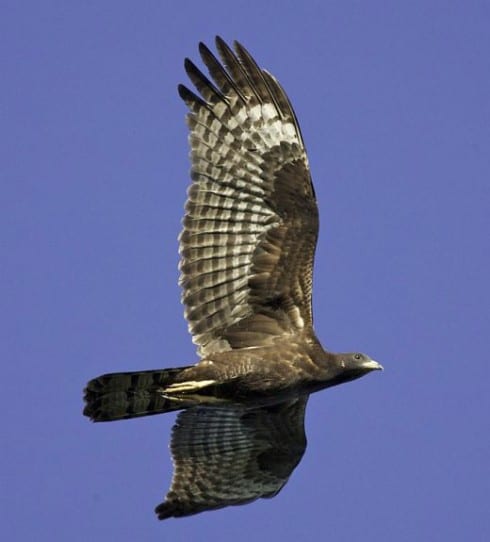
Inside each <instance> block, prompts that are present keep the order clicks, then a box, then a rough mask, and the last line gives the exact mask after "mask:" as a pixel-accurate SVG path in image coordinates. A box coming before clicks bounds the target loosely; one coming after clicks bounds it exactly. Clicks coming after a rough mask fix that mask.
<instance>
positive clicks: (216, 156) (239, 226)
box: [84, 37, 381, 519]
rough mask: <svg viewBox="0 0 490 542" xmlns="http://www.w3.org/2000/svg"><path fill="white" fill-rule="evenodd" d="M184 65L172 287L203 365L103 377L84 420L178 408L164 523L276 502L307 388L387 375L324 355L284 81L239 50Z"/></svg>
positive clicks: (302, 443) (299, 441)
mask: <svg viewBox="0 0 490 542" xmlns="http://www.w3.org/2000/svg"><path fill="white" fill-rule="evenodd" d="M216 48H217V50H218V53H219V56H220V58H221V61H220V60H218V59H217V57H216V56H215V55H214V54H213V53H212V52H211V51H210V50H209V49H208V48H207V47H206V45H204V44H203V43H201V44H200V45H199V51H200V54H201V58H202V61H203V63H204V64H205V66H206V67H207V69H208V71H209V75H210V77H209V78H208V76H206V75H205V74H204V73H202V71H201V70H200V69H199V68H198V67H197V66H196V65H195V64H193V62H192V61H191V60H189V59H186V60H185V70H186V72H187V75H188V76H189V79H190V80H191V82H192V83H193V85H194V86H195V88H196V89H197V93H195V92H192V91H191V90H189V89H188V88H187V87H185V86H184V85H179V87H178V90H179V94H180V96H181V98H182V99H183V100H184V102H185V103H186V105H187V107H188V108H189V114H188V116H187V123H188V125H189V129H190V136H189V141H190V147H191V163H192V166H191V178H192V183H191V186H190V188H189V191H188V199H187V203H186V206H185V216H184V221H183V231H182V233H181V235H180V256H181V260H180V272H181V276H180V284H181V286H182V290H183V294H182V301H183V304H184V305H185V316H186V318H187V320H188V324H189V331H190V333H191V335H192V337H193V341H194V342H195V343H196V345H197V347H198V353H199V355H200V361H199V362H198V363H196V364H195V365H189V366H186V367H179V368H172V369H159V370H151V371H140V372H126V373H114V374H106V375H103V376H100V377H98V378H95V379H93V380H91V381H90V382H89V383H88V384H87V387H86V389H85V402H86V406H85V409H84V414H85V415H86V416H88V417H89V418H91V419H92V420H93V421H96V422H99V421H111V420H121V419H127V418H134V417H137V416H146V415H150V414H158V413H163V412H169V411H174V410H180V411H181V412H180V413H179V415H178V417H177V421H176V424H175V426H174V428H173V431H172V440H171V452H172V458H173V463H174V473H173V477H172V482H171V487H170V490H169V491H168V494H167V496H166V498H165V500H164V502H163V503H162V504H160V505H158V506H157V508H156V512H157V514H158V517H159V518H160V519H165V518H168V517H178V516H188V515H191V514H195V513H198V512H202V511H204V510H211V509H216V508H221V507H224V506H228V505H236V504H243V503H246V502H250V501H253V500H255V499H258V498H260V497H272V496H274V495H276V494H277V493H278V492H279V491H280V490H281V488H282V487H283V486H284V484H285V483H286V482H287V480H288V478H289V476H290V474H291V472H292V471H293V469H294V468H295V467H296V465H297V464H298V462H299V461H300V459H301V457H302V455H303V452H304V450H305V447H306V437H305V433H304V414H305V408H306V403H307V400H308V396H309V394H310V393H312V392H315V391H318V390H321V389H323V388H327V387H330V386H334V385H337V384H341V383H344V382H348V381H350V380H354V379H356V378H359V377H361V376H363V375H365V374H367V373H369V372H370V371H373V370H377V369H381V365H379V364H378V363H377V362H376V361H374V360H373V359H371V358H370V357H369V356H367V355H365V354H360V353H340V354H338V353H332V352H328V351H326V350H324V349H323V348H322V346H321V344H320V342H319V340H318V339H317V337H316V335H315V332H314V330H313V317H312V308H311V290H312V272H313V258H314V253H315V247H316V242H317V235H318V209H317V203H316V199H315V191H314V189H313V184H312V180H311V176H310V170H309V167H308V159H307V156H306V151H305V146H304V143H303V139H302V136H301V131H300V128H299V124H298V121H297V119H296V116H295V113H294V111H293V108H292V106H291V103H290V102H289V99H288V97H287V96H286V93H285V92H284V90H283V89H282V87H281V86H280V84H279V83H278V81H277V80H276V79H275V78H274V77H273V76H272V75H271V74H270V73H269V72H268V71H266V70H263V69H261V68H259V67H258V65H257V64H256V62H255V61H254V59H253V58H252V57H251V55H250V54H249V53H248V51H247V50H246V49H245V48H244V47H243V46H242V45H240V44H239V43H237V42H235V43H234V50H232V49H231V48H230V47H229V46H228V45H227V44H226V43H225V42H224V41H223V40H222V39H221V38H219V37H217V38H216Z"/></svg>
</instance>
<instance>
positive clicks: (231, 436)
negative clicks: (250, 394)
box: [156, 396, 308, 519]
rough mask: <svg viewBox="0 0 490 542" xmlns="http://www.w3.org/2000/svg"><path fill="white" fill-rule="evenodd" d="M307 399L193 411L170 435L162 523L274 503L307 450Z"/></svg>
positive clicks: (185, 414)
mask: <svg viewBox="0 0 490 542" xmlns="http://www.w3.org/2000/svg"><path fill="white" fill-rule="evenodd" d="M307 400H308V397H307V396H306V397H302V398H299V399H294V400H292V401H288V402H284V403H279V404H277V405H274V406H268V407H259V408H257V407H255V408H253V407H252V408H251V407H248V408H245V407H243V406H239V405H230V406H227V407H220V408H209V407H206V408H204V407H195V408H191V409H189V410H185V411H183V412H181V413H180V414H179V416H178V418H177V422H176V425H175V426H174V429H173V432H172V444H171V450H172V458H173V462H174V474H173V478H172V484H171V487H170V490H169V492H168V494H167V496H166V498H165V501H164V502H163V503H162V504H160V505H159V506H157V508H156V513H157V514H158V517H159V518H160V519H165V518H168V517H172V516H174V517H179V516H189V515H192V514H197V513H198V512H203V511H205V510H213V509H216V508H222V507H224V506H230V505H237V504H245V503H248V502H251V501H253V500H255V499H258V498H260V497H273V496H274V495H276V494H277V493H278V492H279V491H280V490H281V489H282V487H283V486H284V485H285V484H286V482H287V481H288V478H289V476H290V475H291V473H292V471H293V470H294V468H295V467H296V466H297V465H298V463H299V462H300V460H301V458H302V456H303V453H304V451H305V449H306V437H305V432H304V413H305V408H306V403H307Z"/></svg>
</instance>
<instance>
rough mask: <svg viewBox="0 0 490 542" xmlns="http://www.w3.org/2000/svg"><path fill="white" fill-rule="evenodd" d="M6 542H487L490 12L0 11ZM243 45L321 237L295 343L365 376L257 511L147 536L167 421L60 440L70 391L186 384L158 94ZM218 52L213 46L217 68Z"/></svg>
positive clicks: (458, 7)
mask: <svg viewBox="0 0 490 542" xmlns="http://www.w3.org/2000/svg"><path fill="white" fill-rule="evenodd" d="M1 11H2V15H1V19H0V36H1V37H0V42H1V48H0V56H1V65H0V73H1V80H2V82H1V84H0V96H1V99H0V104H1V105H0V117H1V120H0V130H1V136H0V137H1V141H0V154H1V166H0V167H1V170H0V175H1V197H0V207H1V211H0V222H1V227H0V239H1V249H2V264H1V271H0V273H1V288H2V294H1V299H2V310H1V313H0V318H1V322H0V330H1V331H0V333H1V335H2V338H1V340H0V351H1V352H0V355H1V358H0V359H1V363H2V388H3V394H2V399H3V412H4V415H3V421H2V445H1V456H2V459H1V467H0V468H1V470H2V473H1V485H0V492H1V499H2V501H1V507H0V510H1V511H0V516H1V524H2V527H1V532H2V538H3V539H5V540H12V541H17V540H22V541H23V540H70V542H78V541H87V540H91V541H92V540H93V541H99V540H100V541H101V540H118V541H120V542H124V541H134V540H145V541H150V540H155V541H157V540H158V541H162V540H172V541H187V540H217V541H219V540H233V541H234V542H241V541H247V542H250V540H253V541H262V540H264V541H265V540H267V541H268V542H270V541H276V540H277V541H279V540H280V541H281V542H288V541H293V540H294V541H297V540H316V539H321V540H328V541H332V542H333V541H336V542H337V541H341V542H342V541H346V542H353V541H363V542H366V541H376V542H384V541H389V542H393V541H397V542H399V541H434V540H436V541H439V540H441V541H445V542H447V541H456V540H457V541H460V540H471V541H472V542H474V541H485V540H490V519H489V518H490V514H489V513H488V512H489V499H490V480H489V478H490V476H489V466H488V460H489V454H490V443H489V439H490V437H489V422H488V420H489V412H490V400H489V395H490V394H489V391H488V389H489V383H490V379H489V361H488V353H489V349H490V344H489V343H490V341H489V333H490V332H489V327H490V326H489V323H490V317H489V306H490V296H489V267H490V266H489V263H490V257H489V237H490V60H489V58H490V31H489V28H490V5H489V3H488V2H485V1H472V0H469V1H464V2H463V1H440V2H437V1H427V0H425V1H413V2H396V1H395V2H389V1H385V2H378V1H372V2H361V1H356V2H354V1H344V0H342V1H340V0H339V1H318V2H298V1H296V0H295V1H294V2H291V1H283V2H254V1H250V0H248V1H234V2H230V1H227V2H224V1H221V0H220V1H215V2H202V1H200V2H196V1H185V0H181V1H179V2H170V1H168V2H156V1H148V2H139V3H137V2H130V1H122V0H119V1H104V2H96V1H91V2H88V1H87V2H73V1H58V2H55V1H46V2H32V1H31V2H27V1H26V2H19V1H16V2H13V1H12V2H6V1H3V2H2V9H1ZM218 33H219V34H221V35H222V36H223V37H224V38H225V39H226V40H232V39H239V40H240V41H242V42H243V43H244V44H245V45H246V46H247V47H248V48H249V50H250V51H251V52H252V53H253V54H254V56H255V57H256V59H257V60H258V62H259V64H260V65H261V66H263V67H266V68H267V69H268V70H269V71H271V72H272V73H274V74H275V75H276V76H277V77H278V78H279V80H280V81H281V83H282V84H283V86H284V87H285V89H286V90H287V92H288V94H289V96H290V98H291V100H292V102H293V104H294V106H295V109H296V112H297V115H298V117H299V119H300V123H301V127H302V130H303V134H304V138H305V141H306V145H307V148H308V152H309V156H310V163H311V168H312V173H313V178H314V181H315V187H316V192H317V196H318V202H319V207H320V213H321V235H320V240H319V246H318V251H317V259H316V270H315V292H314V309H315V328H316V331H317V334H318V335H319V337H320V338H321V339H322V341H323V343H324V345H325V346H327V347H328V348H330V349H332V350H337V351H342V350H360V351H365V352H367V353H368V354H370V355H371V356H372V357H373V358H375V359H377V360H378V361H380V362H381V363H382V364H383V365H384V367H385V371H384V373H376V374H372V375H369V376H367V377H366V378H363V379H362V380H359V381H356V382H353V383H350V384H346V385H345V386H340V387H338V388H335V389H332V390H327V391H324V392H321V393H318V394H316V395H314V396H313V397H312V398H311V399H310V403H309V407H308V411H307V420H306V425H307V433H308V440H309V444H308V449H307V451H306V454H305V457H304V459H303V461H302V463H301V464H300V466H299V467H298V468H297V470H296V471H295V472H294V474H293V476H292V478H291V480H290V482H289V484H288V485H287V486H286V487H285V489H284V490H283V491H282V493H281V494H280V495H279V496H278V497H276V498H275V499H273V500H267V501H266V500H262V501H257V502H256V503H254V504H251V505H248V506H244V507H238V508H228V509H225V510H222V511H217V512H210V513H205V514H201V515H197V516H194V517H192V518H187V519H180V520H168V521H166V522H158V521H157V520H156V517H155V516H154V513H153V508H154V506H155V505H156V504H158V503H159V502H161V500H162V498H163V496H164V494H165V492H166V490H167V487H168V484H169V481H170V477H171V468H172V467H171V462H170V458H169V452H168V441H169V435H170V429H171V426H172V423H173V421H174V415H172V414H169V415H165V416H157V417H152V418H148V419H137V420H132V421H127V422H119V423H113V424H92V423H90V422H89V421H88V420H87V419H86V418H84V417H82V415H81V410H82V388H83V387H84V385H85V383H86V381H87V380H88V379H89V378H91V377H94V376H96V375H98V374H101V373H104V372H109V371H122V370H138V369H150V368H159V367H171V366H178V365H183V364H189V363H193V362H194V361H195V360H196V355H195V350H194V347H193V345H192V343H191V340H190V337H189V335H188V333H187V328H186V323H185V321H184V319H183V316H182V307H181V305H180V301H179V295H180V292H179V288H178V286H177V278H178V271H177V262H178V255H177V235H178V233H179V231H180V220H181V216H182V209H183V204H184V199H185V192H186V187H187V185H188V170H189V164H188V158H187V155H188V148H187V140H186V138H187V130H186V127H185V123H184V115H185V106H184V105H183V104H182V103H181V102H180V100H179V98H178V96H177V92H176V85H177V84H178V83H179V82H184V81H185V79H186V78H185V73H184V70H183V59H184V57H185V56H190V57H192V58H193V59H194V60H196V61H197V60H198V54H197V44H198V42H199V41H200V40H203V41H206V42H207V43H208V44H210V45H213V38H214V35H215V34H218ZM213 47H214V45H213Z"/></svg>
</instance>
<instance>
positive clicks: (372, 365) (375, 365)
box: [362, 359, 383, 371]
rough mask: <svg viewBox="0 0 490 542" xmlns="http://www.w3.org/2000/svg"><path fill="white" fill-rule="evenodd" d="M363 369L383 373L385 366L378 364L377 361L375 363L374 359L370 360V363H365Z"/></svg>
mask: <svg viewBox="0 0 490 542" xmlns="http://www.w3.org/2000/svg"><path fill="white" fill-rule="evenodd" d="M362 368H363V369H368V370H369V371H382V370H383V366H382V365H381V364H380V363H378V362H377V361H374V359H370V360H369V361H365V362H364V363H363V364H362Z"/></svg>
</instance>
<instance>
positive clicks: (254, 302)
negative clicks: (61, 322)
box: [179, 37, 318, 355]
mask: <svg viewBox="0 0 490 542" xmlns="http://www.w3.org/2000/svg"><path fill="white" fill-rule="evenodd" d="M234 45H235V50H236V53H234V52H232V51H231V49H230V48H229V47H228V46H227V45H226V44H225V42H224V41H223V40H222V39H220V38H219V37H218V38H216V46H217V49H218V52H219V54H220V56H221V59H222V61H223V65H222V64H220V62H219V61H218V60H217V59H216V58H215V57H214V56H213V54H212V53H211V52H210V51H209V49H208V48H207V47H206V46H205V45H204V44H202V43H201V44H200V46H199V50H200V53H201V57H202V60H203V62H204V64H205V65H206V66H207V68H208V70H209V73H210V75H211V77H212V79H213V80H214V82H211V81H210V80H209V79H208V78H207V77H206V76H205V75H204V74H203V73H202V72H201V71H200V70H199V69H198V68H197V67H196V66H195V65H194V64H193V63H192V62H191V61H190V60H188V59H186V62H185V68H186V71H187V74H188V76H189V78H190V79H191V81H192V82H193V84H194V85H195V87H196V88H197V90H198V91H199V93H200V94H201V97H199V96H197V95H196V94H194V93H193V92H191V91H190V90H188V89H187V88H186V87H185V86H183V85H180V86H179V93H180V96H181V97H182V98H183V99H184V101H185V102H186V104H187V105H188V107H189V109H190V113H189V115H188V117H187V120H188V124H189V127H190V145H191V149H192V151H191V161H192V169H191V177H192V181H193V182H192V185H191V187H190V189H189V193H188V200H187V203H186V213H185V218H184V229H183V231H182V233H181V236H180V254H181V263H180V269H181V278H180V281H181V285H182V287H183V295H182V299H183V302H184V304H185V306H186V311H185V315H186V318H187V320H188V322H189V330H190V332H191V334H192V335H193V340H194V342H195V343H196V344H197V345H199V352H200V354H202V355H207V354H209V353H212V352H216V351H223V350H229V349H233V348H244V347H249V346H257V345H264V344H268V343H270V342H271V341H272V340H273V339H274V338H277V336H278V335H282V334H284V333H297V332H298V331H304V330H305V329H308V328H309V327H311V326H312V314H311V286H312V268H313V257H314V252H315V246H316V240H317V234H318V210H317V205H316V201H315V194H314V190H313V185H312V181H311V177H310V172H309V168H308V160H307V156H306V152H305V148H304V145H303V140H302V137H301V133H300V129H299V126H298V123H297V120H296V117H295V114H294V111H293V109H292V107H291V104H290V102H289V100H288V98H287V96H286V94H285V93H284V91H283V90H282V88H281V86H280V85H279V83H278V82H277V81H276V79H275V78H274V77H273V76H272V75H270V74H269V73H268V72H266V71H264V70H261V69H260V68H259V67H258V66H257V64H256V63H255V61H254V60H253V59H252V57H251V56H250V54H249V53H248V52H247V51H246V50H245V49H244V48H243V47H242V46H241V45H240V44H239V43H236V42H235V44H234Z"/></svg>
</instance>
